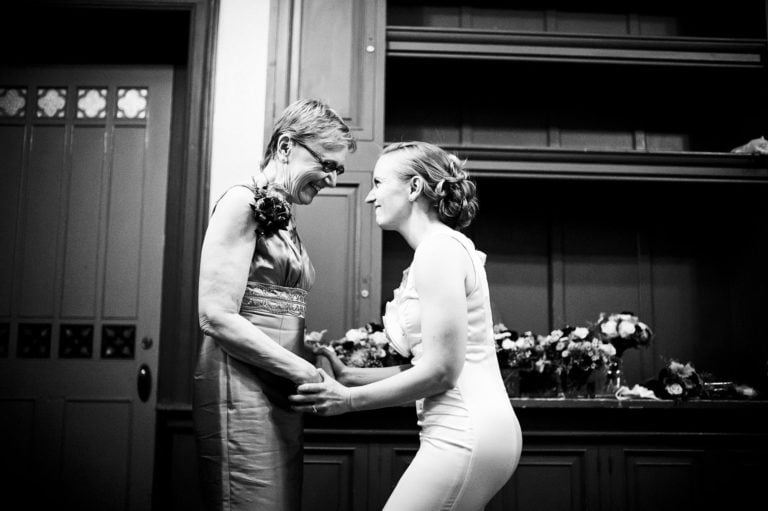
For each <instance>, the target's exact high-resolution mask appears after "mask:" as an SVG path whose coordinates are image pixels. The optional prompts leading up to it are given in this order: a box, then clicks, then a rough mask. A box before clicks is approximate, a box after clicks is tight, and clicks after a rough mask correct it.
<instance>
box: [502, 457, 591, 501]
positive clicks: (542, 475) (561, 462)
mask: <svg viewBox="0 0 768 511" xmlns="http://www.w3.org/2000/svg"><path fill="white" fill-rule="evenodd" d="M597 460H598V449H597V448H591V447H583V448H576V447H574V448H567V447H551V448H549V447H544V446H536V447H531V448H525V449H523V455H522V457H521V458H520V463H519V464H518V466H517V470H516V471H515V474H514V475H513V476H512V478H511V479H510V480H509V482H507V484H506V485H505V486H504V487H503V488H502V489H501V490H500V491H499V493H498V494H497V495H496V496H495V497H494V498H493V500H492V501H491V502H490V503H489V505H488V507H487V509H488V511H501V510H507V509H509V510H528V509H569V510H586V509H594V507H593V506H594V502H595V500H594V497H595V490H596V489H597V488H598V480H597V475H598V462H597ZM553 489H557V490H556V491H553Z"/></svg>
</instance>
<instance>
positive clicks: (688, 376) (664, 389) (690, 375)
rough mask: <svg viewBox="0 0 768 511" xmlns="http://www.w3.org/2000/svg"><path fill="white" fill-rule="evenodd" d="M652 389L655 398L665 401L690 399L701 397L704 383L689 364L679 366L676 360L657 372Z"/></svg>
mask: <svg viewBox="0 0 768 511" xmlns="http://www.w3.org/2000/svg"><path fill="white" fill-rule="evenodd" d="M652 386H653V387H655V388H654V389H652V390H653V391H654V392H655V393H656V395H657V396H659V397H661V398H666V399H690V398H696V397H701V394H702V391H703V389H704V381H703V380H702V378H701V376H699V373H697V372H696V369H695V368H694V367H693V365H691V363H690V362H687V363H685V364H681V363H680V362H678V361H677V360H670V361H669V363H668V364H667V365H666V366H665V367H664V368H663V369H662V370H661V371H660V372H659V378H658V381H657V383H656V384H655V385H652Z"/></svg>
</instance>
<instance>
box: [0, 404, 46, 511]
mask: <svg viewBox="0 0 768 511" xmlns="http://www.w3.org/2000/svg"><path fill="white" fill-rule="evenodd" d="M35 412H36V410H35V401H34V399H26V398H20V399H0V417H2V418H3V419H2V420H0V435H2V438H3V439H5V440H4V449H3V462H2V463H0V477H2V481H3V487H4V488H12V489H14V492H18V495H32V494H34V493H32V492H34V491H40V489H39V487H37V486H36V484H35V483H36V481H37V479H36V474H35V472H36V470H35V469H36V468H37V466H36V465H35V459H34V458H33V457H32V456H30V455H29V453H31V452H34V445H35V440H36V435H35ZM5 417H13V418H14V420H5ZM6 499H7V500H6V502H5V504H6V505H9V506H11V505H12V503H13V502H14V501H15V500H16V499H14V498H13V497H12V496H11V495H6ZM19 504H20V505H23V504H22V503H19ZM27 504H28V503H27Z"/></svg>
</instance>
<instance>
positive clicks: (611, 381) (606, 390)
mask: <svg viewBox="0 0 768 511" xmlns="http://www.w3.org/2000/svg"><path fill="white" fill-rule="evenodd" d="M622 377H623V374H622V358H621V356H620V355H614V356H613V357H611V359H610V360H609V361H608V364H607V365H606V367H605V383H604V385H603V386H602V390H601V392H600V393H601V394H603V395H606V396H614V395H615V394H616V391H618V390H619V388H620V387H621V385H622V381H621V379H622Z"/></svg>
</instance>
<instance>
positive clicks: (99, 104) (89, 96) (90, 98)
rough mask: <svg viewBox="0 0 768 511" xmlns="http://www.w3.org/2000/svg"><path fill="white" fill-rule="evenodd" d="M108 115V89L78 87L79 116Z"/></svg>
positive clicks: (90, 117) (99, 117)
mask: <svg viewBox="0 0 768 511" xmlns="http://www.w3.org/2000/svg"><path fill="white" fill-rule="evenodd" d="M106 117H107V89H94V88H91V89H86V88H80V89H77V118H78V119H104V118H106Z"/></svg>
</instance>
